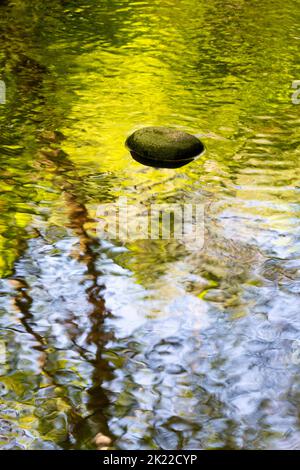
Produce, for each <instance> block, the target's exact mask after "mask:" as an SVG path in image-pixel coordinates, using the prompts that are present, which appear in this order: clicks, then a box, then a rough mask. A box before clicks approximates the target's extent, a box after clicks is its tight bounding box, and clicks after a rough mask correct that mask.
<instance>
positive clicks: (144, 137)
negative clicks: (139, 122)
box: [126, 126, 205, 162]
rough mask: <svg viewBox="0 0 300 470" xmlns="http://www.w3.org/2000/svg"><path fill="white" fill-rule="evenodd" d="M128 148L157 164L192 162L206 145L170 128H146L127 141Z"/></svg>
mask: <svg viewBox="0 0 300 470" xmlns="http://www.w3.org/2000/svg"><path fill="white" fill-rule="evenodd" d="M126 146H127V147H128V148H129V150H130V151H131V152H134V153H135V154H137V155H139V157H141V158H145V159H149V160H152V161H157V162H167V161H178V162H179V161H180V160H186V161H188V160H189V161H191V160H192V159H194V158H195V157H197V156H199V155H201V154H202V153H203V152H204V150H205V147H204V144H203V143H202V142H201V141H200V140H199V139H198V138H197V137H195V136H193V135H191V134H188V133H186V132H182V131H178V130H176V129H172V128H168V127H154V126H153V127H144V128H143V129H139V130H137V131H135V132H134V133H133V134H131V135H130V136H129V137H128V138H127V139H126Z"/></svg>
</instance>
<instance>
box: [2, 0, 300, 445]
mask: <svg viewBox="0 0 300 470" xmlns="http://www.w3.org/2000/svg"><path fill="white" fill-rule="evenodd" d="M123 3H124V6H123V8H120V2H119V1H118V0H110V1H107V2H104V1H101V2H100V1H98V0H91V1H89V2H84V1H79V2H78V1H75V0H74V1H72V0H54V1H53V2H51V6H50V7H49V2H48V3H47V2H45V1H44V0H34V1H29V0H28V1H27V0H15V1H13V2H12V1H9V0H7V1H1V2H0V8H1V15H0V27H1V29H2V31H3V32H2V42H1V51H0V78H1V79H4V80H5V82H6V83H7V88H8V93H7V104H6V105H5V106H2V107H1V108H0V111H1V115H0V148H1V162H0V168H1V174H0V191H1V195H0V209H1V212H0V249H1V251H2V254H1V258H0V275H1V277H3V278H4V277H6V278H11V279H10V281H8V282H7V283H5V284H4V288H3V303H4V308H3V309H2V310H1V321H2V318H3V323H4V325H5V328H7V330H6V329H5V330H0V332H1V335H4V331H5V340H6V341H7V342H8V356H9V360H8V373H7V375H6V377H5V378H4V385H5V392H4V393H3V395H2V400H3V403H4V405H6V410H4V411H3V409H2V408H0V419H1V418H3V419H4V418H5V412H6V417H7V419H10V421H11V422H14V423H17V424H18V425H19V428H23V429H26V430H29V429H30V430H31V431H32V434H33V435H34V436H42V439H43V440H51V441H53V442H55V443H59V445H61V446H63V447H71V448H72V446H74V445H75V444H74V440H75V441H76V439H77V441H76V445H78V446H80V445H82V446H83V447H85V448H86V447H89V446H92V444H91V437H92V435H93V432H94V433H96V432H99V431H101V432H103V433H105V434H106V435H107V434H108V429H107V409H108V407H109V403H110V402H109V398H108V394H107V393H106V391H105V389H104V387H103V381H104V379H105V380H107V381H109V380H110V379H111V377H112V369H114V368H115V369H122V367H124V364H125V362H126V360H127V359H126V360H125V359H124V357H126V354H128V351H129V353H130V355H131V356H132V357H134V356H135V354H136V352H137V351H138V346H132V345H130V347H128V345H127V343H126V341H125V340H124V346H121V347H120V349H119V350H117V352H116V351H115V350H113V349H112V350H111V351H109V353H108V354H110V355H111V360H110V363H113V367H112V366H111V365H110V364H108V363H107V361H106V360H105V358H104V357H103V350H104V348H105V347H106V346H107V342H108V340H110V339H111V338H112V335H109V334H107V333H106V332H105V331H104V329H103V315H104V313H105V305H104V302H103V300H102V298H101V290H102V285H101V280H100V276H101V272H100V270H99V266H98V265H97V262H98V255H99V246H98V243H97V241H95V240H94V239H93V238H92V236H91V233H92V232H93V230H94V224H93V220H92V219H93V214H94V212H93V211H94V210H95V206H97V204H98V203H99V202H106V201H113V200H115V199H116V198H117V197H118V196H119V195H120V194H122V195H124V194H126V195H127V196H128V198H129V200H130V203H136V202H143V203H150V202H166V201H170V202H178V201H181V202H182V201H184V200H187V201H189V202H193V203H197V201H199V200H201V202H202V199H203V197H204V196H205V197H206V198H211V199H212V200H213V201H214V200H218V198H224V199H225V206H226V207H225V209H228V210H231V211H235V212H234V213H235V214H237V213H238V210H240V211H241V213H242V212H243V211H244V210H245V208H244V206H243V203H247V202H248V201H250V202H251V198H252V199H253V192H251V191H248V192H247V191H243V190H242V189H240V188H242V187H243V186H246V187H247V188H249V187H251V185H253V184H254V182H255V183H257V182H258V183H260V182H261V183H262V184H265V182H267V184H268V186H270V187H272V192H269V193H268V201H269V202H270V206H271V204H273V205H276V204H277V203H278V202H282V201H286V202H287V203H289V202H290V198H291V195H290V193H288V191H286V193H285V194H283V193H282V192H281V193H278V192H276V188H277V187H278V186H280V185H281V186H286V187H287V186H288V185H294V186H295V185H296V184H297V171H298V170H297V169H298V160H299V152H298V146H299V143H298V134H297V133H298V124H297V122H298V121H297V119H298V117H297V114H296V109H295V108H293V109H291V108H290V106H289V92H290V90H289V88H290V84H291V81H292V79H295V78H299V76H298V75H299V73H300V70H299V64H298V63H297V57H298V43H297V42H296V41H294V40H292V39H293V38H294V37H297V36H298V31H297V27H298V26H296V25H297V24H298V23H299V21H298V19H299V18H298V17H299V12H298V10H296V11H295V8H294V2H290V1H287V2H279V1H275V2H274V0H272V1H271V0H266V1H264V2H260V1H258V0H254V1H251V2H249V1H246V0H226V1H223V0H212V1H210V2H205V1H199V0H177V1H176V2H175V1H170V0H155V1H150V0H149V2H134V1H132V2H131V1H129V0H128V1H125V2H123ZM258 12H260V13H259V14H258ZM282 16H284V26H283V21H282ZM297 74H298V75H297ZM297 112H298V110H297ZM287 118H288V119H287ZM144 124H156V125H161V124H163V125H165V124H167V125H174V126H176V127H179V128H182V127H184V128H185V129H186V130H189V131H191V132H195V133H199V132H203V133H204V134H205V133H206V135H208V139H210V140H208V149H209V153H208V156H207V160H208V161H207V162H206V164H204V165H203V163H204V160H203V161H201V162H197V163H195V164H194V165H191V166H188V167H185V168H183V169H180V170H176V171H172V172H170V171H164V170H162V171H157V170H153V169H147V168H143V167H141V166H139V165H137V164H136V163H134V162H132V161H131V159H130V156H129V155H128V153H127V152H126V150H125V149H124V145H123V143H124V138H125V136H126V134H127V133H128V132H130V131H131V130H132V129H134V128H135V127H138V126H140V125H144ZM58 131H59V132H58ZM63 135H65V136H66V139H65V140H63ZM205 158H206V156H205ZM265 160H268V165H264V162H265ZM285 160H286V163H285ZM270 162H271V163H270ZM280 165H281V166H280ZM284 165H285V166H284ZM296 170H297V171H296ZM204 188H206V191H210V193H207V194H206V193H205V191H204ZM203 195H204V196H203ZM293 196H294V195H293ZM229 197H231V198H232V199H231V202H230V203H229V202H228V200H227V198H229ZM265 198H266V194H265V192H264V191H263V190H256V192H255V201H257V202H258V203H257V204H252V205H251V206H250V207H248V208H247V214H248V215H250V216H253V218H255V217H257V218H258V220H259V221H260V220H262V218H264V220H263V223H264V224H267V223H268V222H269V223H270V225H271V228H272V229H274V228H275V222H274V214H275V216H276V212H274V209H273V208H272V207H264V206H262V205H260V204H259V202H264V201H265ZM235 199H236V200H238V201H239V202H238V203H239V205H240V207H239V208H238V210H237V209H235V208H233V207H232V205H231V204H233V203H232V201H233V200H235ZM289 211H290V212H289V213H288V216H291V210H290V209H289ZM259 217H261V219H259ZM270 221H271V222H270ZM282 223H283V224H284V223H286V220H284V221H283V222H282ZM210 226H211V227H213V229H215V227H214V226H213V225H212V224H211V225H210ZM87 227H89V228H90V229H91V231H90V232H89V231H88V229H87ZM215 231H216V236H215V238H213V236H211V238H210V244H208V246H207V250H206V252H204V253H202V254H201V255H198V254H196V255H195V256H194V257H190V258H187V257H186V251H185V250H184V247H182V246H178V245H177V244H176V243H175V242H174V243H167V242H151V241H142V242H135V243H132V244H129V245H128V247H127V248H128V251H127V252H123V253H122V252H119V254H116V255H114V256H115V259H116V260H117V262H118V264H123V265H124V266H125V267H127V268H129V269H130V270H131V271H132V272H133V274H134V278H135V281H136V280H137V281H138V282H140V283H141V284H144V285H146V286H147V287H148V286H149V287H151V288H153V286H154V285H155V283H157V284H156V287H157V285H159V284H160V287H161V289H162V291H161V292H162V295H163V292H165V291H163V288H164V287H165V286H164V285H165V284H167V287H168V286H169V288H170V291H171V290H172V289H173V287H174V284H173V283H174V280H177V281H178V285H180V288H183V287H184V286H182V284H183V283H184V282H185V283H186V285H187V286H188V288H189V289H190V290H192V288H193V289H194V292H197V294H198V295H199V296H202V298H207V299H209V298H211V299H212V301H214V302H215V303H219V305H222V307H223V309H227V310H229V311H231V312H233V313H234V314H236V316H238V315H241V314H243V312H244V309H242V308H241V306H242V304H243V302H244V299H243V294H244V290H245V284H246V283H247V282H254V281H253V279H252V278H251V275H250V274H249V272H250V271H251V264H252V262H253V263H254V262H255V259H256V258H255V256H256V251H254V253H252V252H249V251H250V250H249V249H248V245H247V244H245V245H241V244H236V243H235V242H234V241H233V242H231V243H228V242H227V239H226V238H225V240H224V237H223V236H219V233H220V232H222V228H221V227H220V226H218V227H217V228H216V230H215ZM34 237H36V240H38V241H40V242H41V245H42V248H43V250H45V251H46V252H47V250H49V251H50V254H51V256H52V257H53V259H54V258H55V256H56V255H57V253H60V250H62V249H61V247H60V246H59V241H61V240H63V241H68V239H69V238H72V237H74V239H76V240H78V243H77V245H76V248H74V250H73V251H72V252H70V253H68V256H67V257H66V258H67V260H69V259H71V260H72V262H74V265H72V268H73V269H74V270H75V268H76V269H79V267H78V266H79V265H80V266H81V267H82V269H83V273H82V274H81V277H80V282H79V283H78V285H77V284H75V285H76V287H77V288H79V286H82V285H83V286H84V289H83V293H82V298H80V299H76V301H77V304H76V305H73V304H72V303H70V307H69V304H68V302H67V301H66V299H64V298H63V299H57V298H55V296H54V297H51V296H50V297H47V295H48V292H47V289H45V286H44V285H43V284H42V288H43V289H44V290H43V289H42V288H41V285H40V284H39V282H38V281H39V275H40V270H41V267H40V266H39V265H38V266H37V265H36V264H35V263H34V261H32V259H29V260H28V259H27V258H26V255H24V253H25V252H26V250H29V253H30V249H31V250H32V251H33V250H34V248H32V244H31V245H30V243H32V242H33V241H34ZM56 242H57V243H56ZM33 246H35V245H33ZM28 247H29V248H28ZM243 247H244V249H243ZM51 250H52V251H51ZM252 254H253V256H252ZM43 255H44V251H42V255H41V264H42V262H43V261H44V258H43ZM236 257H239V261H237V260H236V259H235V258H236ZM31 258H34V253H33V252H31ZM22 260H23V261H24V260H25V262H24V264H21V268H20V262H21V261H22ZM178 260H183V261H184V262H185V265H184V266H182V265H180V266H179V267H178V266H177V272H176V261H178ZM63 262H64V263H66V262H67V261H66V259H63ZM30 263H31V264H30ZM76 263H78V264H76ZM183 264H184V263H183ZM29 265H30V266H29ZM181 269H182V271H181ZM172 270H173V271H172ZM185 270H186V271H187V273H186V281H184V280H183V279H185V278H184V276H185ZM71 274H72V273H68V275H69V276H71ZM269 277H270V276H269ZM191 279H192V280H191ZM56 282H57V285H58V284H59V282H60V278H59V277H58V278H57V279H56ZM193 283H194V284H193ZM72 287H73V286H72ZM210 287H212V289H210ZM215 287H217V289H215V290H214V288H215ZM205 288H207V291H205V290H204V289H205ZM39 289H40V290H42V294H41V293H40V290H39ZM70 295H72V292H71V294H70ZM41 297H44V298H43V300H41ZM45 299H46V300H45ZM49 299H50V300H49ZM57 300H59V302H58V303H57V306H58V307H57V309H58V310H59V314H61V311H62V312H63V313H62V318H61V319H60V321H58V320H57V318H56V317H55V318H56V323H55V326H57V328H58V329H59V334H60V335H61V336H62V338H63V339H64V340H65V341H66V342H67V346H66V347H65V349H63V348H60V347H61V345H60V343H59V341H57V342H56V338H55V337H54V336H55V335H54V334H53V331H52V330H51V328H50V327H49V325H48V324H47V327H45V326H44V324H45V321H46V318H45V317H47V315H48V313H49V310H51V308H53V309H54V310H55V305H56V304H55V302H56V301H57ZM85 301H86V303H87V305H88V308H87V309H86V310H84V313H83V314H81V310H80V306H81V303H84V302H85ZM39 302H40V303H39ZM47 302H49V305H47ZM53 304H54V307H53ZM45 305H46V306H47V307H48V309H47V310H46V312H45V311H44V312H43V308H42V307H43V306H44V307H45ZM65 305H67V307H68V308H69V309H70V311H69V310H68V311H67V312H65V311H64V310H63V307H64V306H65ZM77 311H78V312H79V313H78V312H77ZM41 312H42V313H41ZM77 313H78V316H76V314H77ZM43 315H44V317H43ZM64 315H65V316H64ZM80 317H86V318H87V324H84V326H82V325H81V324H80V325H78V323H80ZM16 325H17V326H16ZM43 328H44V329H43ZM40 329H41V331H40ZM82 337H83V338H84V340H83V341H82V343H80V341H79V340H80V339H82ZM145 341H146V340H145ZM82 344H83V345H82ZM89 348H90V349H89ZM130 348H132V349H130ZM91 351H92V352H91ZM124 351H125V354H123V353H124ZM71 353H74V355H75V357H76V359H75V360H74V358H73V357H71V358H70V357H69V356H68V354H71ZM123 356H124V357H123ZM141 356H142V354H141ZM24 357H25V359H24ZM142 359H143V357H142ZM18 361H20V362H18ZM128 362H129V363H130V364H131V367H132V370H133V372H132V374H130V376H128V377H126V378H124V384H122V386H123V389H122V390H121V391H120V393H119V395H118V398H117V400H116V407H115V410H114V411H115V412H116V414H117V415H118V417H120V419H121V418H122V416H123V415H124V413H126V414H128V415H129V414H130V412H131V411H132V410H133V409H134V408H135V407H137V406H138V404H137V402H136V399H135V396H134V393H133V390H135V388H136V387H137V385H136V383H135V377H134V375H135V372H136V369H135V368H134V366H133V365H132V363H134V361H132V362H130V361H128ZM140 362H141V361H140ZM78 364H79V365H78ZM37 368H38V373H37ZM80 368H81V369H88V372H87V374H86V376H85V377H84V378H83V377H82V375H84V374H83V373H82V370H81V369H80ZM81 373H82V375H81ZM118 385H119V384H118ZM138 388H139V389H140V387H138ZM187 393H189V394H190V395H192V391H191V390H188V391H187ZM86 395H88V397H87V396H86ZM83 398H84V400H85V402H84V404H85V405H86V407H83V408H84V410H82V409H81V408H80V407H81V405H82V402H83ZM210 400H212V398H211V396H210V395H209V394H207V397H206V402H205V403H208V402H209V401H210ZM213 405H214V406H212V408H214V409H215V413H216V415H217V414H218V413H220V410H221V408H222V406H224V404H222V403H221V402H218V401H217V400H216V403H213ZM2 411H3V413H2ZM203 413H204V414H203V416H204V417H205V418H207V416H205V413H206V411H203ZM226 426H227V425H226ZM229 428H230V429H229ZM234 428H235V423H228V431H226V432H225V431H224V432H223V434H226V436H225V437H224V441H225V442H226V441H227V446H228V447H234V445H235V444H234V442H231V441H230V438H231V437H232V436H233V434H234ZM70 430H71V431H72V436H70ZM123 431H124V433H125V432H126V431H125V430H122V432H123ZM182 434H183V433H182ZM227 434H228V436H227ZM12 435H13V433H12ZM212 436H213V433H212ZM23 437H24V436H23ZM146 438H148V437H145V439H146ZM72 439H73V441H72ZM214 439H217V438H216V437H212V438H211V442H212V441H213V440H214ZM150 440H151V442H150ZM229 441H230V442H229ZM153 442H154V441H153V440H152V438H151V439H150V438H149V443H148V444H149V446H150V445H152V446H153V445H154V444H153ZM25 445H28V442H27V441H26V444H25ZM29 445H31V444H30V443H29ZM39 445H41V444H40V443H39Z"/></svg>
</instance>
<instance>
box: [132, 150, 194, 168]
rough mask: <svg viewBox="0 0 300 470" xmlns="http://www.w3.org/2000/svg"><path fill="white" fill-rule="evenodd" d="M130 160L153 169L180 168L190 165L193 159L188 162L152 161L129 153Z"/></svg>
mask: <svg viewBox="0 0 300 470" xmlns="http://www.w3.org/2000/svg"><path fill="white" fill-rule="evenodd" d="M130 153H131V156H132V158H133V159H134V160H135V161H136V162H138V163H142V165H146V166H151V167H153V168H173V169H175V168H180V167H182V166H184V165H187V164H188V163H191V162H193V161H194V160H195V158H190V159H188V160H153V159H151V158H145V157H142V156H141V155H139V154H138V153H135V152H132V151H130Z"/></svg>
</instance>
